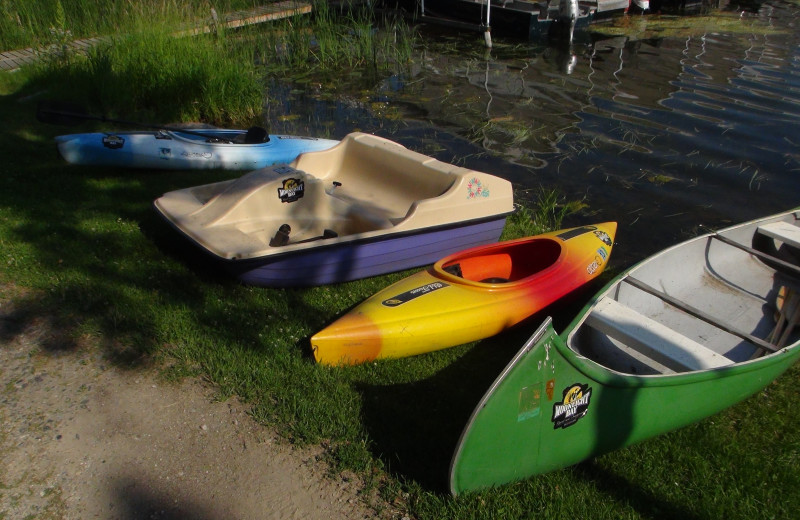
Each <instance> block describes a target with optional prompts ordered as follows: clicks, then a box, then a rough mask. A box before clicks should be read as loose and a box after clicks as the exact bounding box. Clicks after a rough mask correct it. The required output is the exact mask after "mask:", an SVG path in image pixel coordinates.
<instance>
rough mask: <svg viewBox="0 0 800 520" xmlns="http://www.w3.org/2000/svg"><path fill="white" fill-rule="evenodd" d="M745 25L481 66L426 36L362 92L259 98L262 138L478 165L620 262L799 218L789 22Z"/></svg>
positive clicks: (490, 54) (496, 57)
mask: <svg viewBox="0 0 800 520" xmlns="http://www.w3.org/2000/svg"><path fill="white" fill-rule="evenodd" d="M736 9H737V11H736V12H740V11H739V10H740V9H741V7H739V6H738V5H737V7H736ZM753 9H754V12H755V14H748V13H747V12H745V11H744V10H741V15H740V18H741V20H742V21H741V25H742V26H743V27H751V26H752V27H753V30H752V31H751V32H741V30H739V31H738V32H734V31H729V32H724V31H721V30H717V29H716V26H710V27H709V28H708V29H707V30H706V31H703V30H699V31H698V30H693V31H689V32H688V33H687V34H683V35H681V36H673V37H664V38H646V39H631V38H628V37H624V36H613V37H610V36H601V35H599V34H590V35H585V36H584V37H583V38H578V39H576V41H575V42H573V44H572V45H568V46H564V45H556V46H552V47H547V46H540V45H536V44H529V43H525V44H520V43H518V42H503V41H502V40H500V39H499V38H497V36H495V38H494V47H493V48H492V49H491V51H487V49H485V48H484V47H483V43H482V41H479V40H477V39H475V38H471V36H470V35H456V34H447V33H443V32H441V30H437V31H436V32H428V33H425V35H426V39H425V45H424V46H423V47H422V48H420V49H419V53H418V55H417V56H416V58H415V60H414V63H413V65H412V66H411V67H410V68H409V70H407V71H405V72H404V73H402V74H398V75H395V76H393V77H391V78H387V79H383V80H381V81H379V82H378V84H377V86H376V85H375V84H374V83H373V84H371V85H369V86H365V85H363V84H359V83H358V81H355V82H354V83H353V85H352V86H347V87H343V86H342V85H338V91H337V95H336V96H329V97H327V98H326V97H325V96H324V95H321V94H322V93H320V92H317V94H316V95H315V94H314V92H313V90H309V89H308V88H300V89H298V88H294V87H292V86H291V85H289V84H287V85H283V86H282V85H281V84H276V85H273V86H272V87H271V93H272V97H273V98H274V99H275V100H276V101H275V102H274V103H272V104H271V115H272V116H275V115H286V114H291V115H292V117H293V118H294V119H287V120H286V121H285V123H286V124H285V125H284V126H285V127H287V128H285V129H284V130H281V129H280V128H279V129H276V128H274V127H275V124H274V123H273V130H280V131H292V132H296V133H309V134H315V135H326V136H333V137H342V136H343V135H345V134H346V133H348V132H350V131H352V130H354V129H359V130H363V131H368V132H375V133H378V134H380V135H385V136H388V137H393V136H396V135H400V134H402V135H403V136H404V139H405V141H404V144H406V145H407V146H410V147H412V148H416V149H418V150H420V151H423V152H424V153H430V154H432V155H437V153H441V154H442V156H439V157H438V158H440V159H443V160H452V159H453V157H452V156H451V155H450V154H455V155H457V156H458V159H459V160H460V161H461V162H462V163H463V164H465V165H467V166H473V167H474V165H475V164H478V161H480V164H481V166H482V167H484V168H485V167H487V166H488V169H490V170H491V172H492V173H494V174H497V175H501V176H505V177H506V178H508V179H510V180H512V181H513V182H515V183H516V184H517V185H518V186H520V187H523V188H538V187H539V186H544V187H546V188H557V189H559V190H560V191H561V192H562V193H565V194H566V195H567V196H568V197H569V198H571V199H575V198H583V199H584V200H585V202H586V203H587V204H588V206H589V210H588V211H589V212H590V213H594V215H591V217H592V218H593V219H594V220H596V219H598V218H599V219H602V220H611V219H614V220H618V221H619V222H620V229H619V231H618V240H619V242H620V243H621V246H622V247H620V248H618V250H619V251H620V255H619V256H618V257H617V258H618V259H619V258H620V256H622V257H623V258H625V260H627V261H632V260H635V259H638V258H641V257H642V256H644V255H646V254H649V253H651V252H653V251H655V250H657V249H660V248H663V247H665V246H667V245H670V244H672V243H675V242H677V241H678V240H681V239H683V238H686V236H688V235H691V234H694V233H695V232H696V228H697V226H698V225H701V224H702V225H708V226H717V225H722V224H726V223H730V222H736V221H742V220H747V219H750V218H755V217H757V216H760V215H766V214H769V213H773V212H776V211H778V210H782V209H787V208H790V207H794V206H797V205H800V204H799V202H800V186H799V185H798V182H797V179H796V176H797V174H798V171H800V153H798V147H797V144H798V140H800V138H798V137H796V136H797V135H800V133H798V122H800V79H799V78H800V74H798V64H800V52H798V50H799V49H800V36H799V35H798V34H797V33H796V31H794V30H793V24H794V23H795V21H796V19H797V17H798V12H800V9H799V8H798V7H795V6H791V5H784V4H775V5H770V4H764V5H763V6H761V7H759V8H758V9H755V8H753ZM631 23H634V24H647V23H649V22H648V20H647V17H640V19H634V20H632V21H631ZM768 26H771V27H773V28H775V29H778V30H780V32H776V33H766V32H765V31H764V30H763V29H764V27H768ZM473 36H474V35H473ZM346 81H349V80H347V79H344V78H342V83H343V84H344V83H345V82H346ZM322 90H323V91H324V90H325V89H322ZM323 93H324V92H323ZM376 106H377V107H378V108H377V109H376ZM411 127H414V128H417V129H419V130H418V133H417V135H418V136H419V137H418V139H417V140H416V141H415V139H414V138H413V133H412V136H409V131H408V129H409V128H411ZM424 128H427V129H429V130H428V131H426V130H423V129H424ZM430 129H433V130H430ZM431 132H433V133H437V132H438V135H439V139H442V133H443V132H445V133H448V134H452V136H456V137H459V138H463V142H464V143H466V144H464V145H463V146H462V148H461V149H460V151H459V150H455V151H454V150H453V149H452V148H451V145H453V143H456V142H457V139H451V138H448V139H442V141H443V142H444V141H447V143H448V144H447V145H446V146H445V145H442V146H441V147H440V148H439V149H438V150H437V148H436V147H435V146H433V147H432V146H431V143H430V139H431V137H430V136H431ZM476 150H478V152H477V153H476ZM487 157H488V158H490V159H491V161H489V162H487ZM587 217H588V216H587V215H583V216H582V217H581V218H582V219H584V220H585V218H587ZM626 252H627V253H626ZM615 255H616V253H615ZM626 256H627V258H626Z"/></svg>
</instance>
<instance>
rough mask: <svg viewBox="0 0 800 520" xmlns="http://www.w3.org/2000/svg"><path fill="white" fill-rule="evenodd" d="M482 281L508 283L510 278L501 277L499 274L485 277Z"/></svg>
mask: <svg viewBox="0 0 800 520" xmlns="http://www.w3.org/2000/svg"><path fill="white" fill-rule="evenodd" d="M481 283H508V278H500V277H499V276H495V277H491V278H484V279H483V280H481Z"/></svg>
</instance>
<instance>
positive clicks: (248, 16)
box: [0, 0, 311, 71]
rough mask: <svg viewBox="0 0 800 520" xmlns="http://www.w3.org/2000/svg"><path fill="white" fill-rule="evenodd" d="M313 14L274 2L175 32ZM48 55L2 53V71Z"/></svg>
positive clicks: (295, 0)
mask: <svg viewBox="0 0 800 520" xmlns="http://www.w3.org/2000/svg"><path fill="white" fill-rule="evenodd" d="M310 12H311V4H310V3H308V2H307V1H304V0H284V1H282V2H273V3H270V4H267V5H263V6H260V7H256V8H255V9H249V10H246V11H234V12H232V13H227V14H225V15H223V16H221V17H220V16H217V14H216V12H214V10H213V9H212V10H211V13H210V15H209V16H208V17H206V18H205V19H204V20H202V21H201V22H198V23H197V24H196V25H195V26H193V27H192V28H190V29H183V30H180V31H177V32H176V33H175V35H176V36H191V35H196V34H205V33H210V32H216V31H217V30H218V29H219V28H220V27H222V28H225V29H237V28H239V27H245V26H247V25H254V24H259V23H266V22H271V21H274V20H280V19H282V18H289V17H290V16H297V15H301V14H308V13H310ZM107 40H108V39H107V38H104V37H97V38H85V39H82V40H75V41H73V42H70V43H69V44H67V45H66V46H67V49H68V50H69V51H73V52H86V50H87V49H89V48H90V47H92V46H94V45H97V44H98V43H101V42H104V41H107ZM43 52H47V49H46V48H44V49H34V48H31V47H29V48H27V49H19V50H14V51H5V52H0V70H9V71H10V70H16V69H18V68H20V67H21V66H23V65H27V64H29V63H33V62H34V61H36V60H37V59H39V56H40V55H41V54H42V53H43Z"/></svg>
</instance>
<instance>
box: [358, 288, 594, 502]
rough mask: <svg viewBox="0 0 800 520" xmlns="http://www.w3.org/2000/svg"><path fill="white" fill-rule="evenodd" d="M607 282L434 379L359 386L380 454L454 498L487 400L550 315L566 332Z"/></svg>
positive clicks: (396, 470)
mask: <svg viewBox="0 0 800 520" xmlns="http://www.w3.org/2000/svg"><path fill="white" fill-rule="evenodd" d="M602 283H603V282H602V281H596V282H595V283H592V284H590V285H589V286H587V287H586V288H584V289H583V290H580V291H578V292H576V293H574V294H572V295H571V296H569V297H567V298H565V299H563V300H562V301H559V302H557V303H556V304H553V305H551V306H550V307H548V308H547V309H546V310H545V311H543V312H540V313H537V314H536V315H534V316H531V317H530V318H528V319H527V320H525V321H524V322H522V323H520V324H518V325H516V326H514V327H512V328H511V329H508V330H506V331H504V332H503V333H501V334H498V335H497V336H493V337H491V338H488V339H485V340H482V341H480V342H478V343H477V344H476V345H475V346H474V347H473V348H471V349H470V350H469V351H468V352H467V353H466V354H464V355H463V356H461V357H460V358H459V359H458V360H456V361H455V362H454V363H451V364H450V365H448V366H447V367H446V368H445V369H443V370H441V371H439V372H438V373H437V374H435V375H434V376H433V377H430V378H428V379H425V380H423V381H417V382H413V383H406V384H399V385H389V386H380V385H371V384H362V385H359V386H358V391H359V392H360V393H361V395H362V400H363V406H364V407H363V414H364V423H365V425H366V428H367V430H368V432H369V435H370V438H372V439H373V440H374V446H373V448H372V451H373V453H374V455H375V456H376V457H380V458H381V459H382V460H383V461H384V462H385V463H386V465H387V467H388V468H389V470H390V471H391V472H392V473H393V474H395V475H396V476H399V477H401V478H406V479H411V480H414V481H416V482H418V483H419V484H420V485H421V486H423V487H424V488H426V489H429V490H431V491H434V492H441V493H449V468H450V461H451V458H452V456H453V452H454V450H455V448H456V444H457V442H458V439H459V437H460V435H461V432H462V431H463V429H464V427H465V426H466V424H467V422H468V420H469V418H470V416H471V414H472V411H473V410H474V408H475V406H476V405H477V403H478V402H479V401H480V399H481V397H483V395H484V393H485V392H486V391H487V390H488V389H489V387H490V385H491V384H492V383H493V382H494V380H495V379H496V378H497V377H498V376H499V375H500V373H501V372H502V371H503V369H504V368H505V367H506V365H507V364H508V363H509V362H510V361H511V359H512V358H513V357H514V355H515V354H516V353H517V352H518V351H519V349H520V348H521V347H522V346H523V345H524V343H525V341H526V340H527V339H528V338H529V337H530V334H531V333H532V332H533V331H534V330H535V329H536V328H537V327H538V325H539V324H540V323H541V322H542V321H543V320H544V319H545V318H546V317H547V316H554V324H555V325H556V327H557V330H562V329H563V328H564V327H565V326H566V325H567V324H568V322H569V321H570V320H571V319H572V318H573V317H574V316H575V314H576V313H577V312H578V311H579V310H580V309H581V308H582V307H583V306H584V305H585V304H586V303H587V301H588V299H589V298H590V297H591V295H592V294H594V292H595V291H596V290H597V289H598V288H599V287H601V286H602ZM431 355H436V354H435V353H434V354H431Z"/></svg>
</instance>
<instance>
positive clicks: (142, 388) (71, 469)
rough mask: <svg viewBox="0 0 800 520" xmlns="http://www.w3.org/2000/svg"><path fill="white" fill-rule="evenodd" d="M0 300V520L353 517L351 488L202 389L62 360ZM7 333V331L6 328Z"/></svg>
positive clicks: (39, 327)
mask: <svg viewBox="0 0 800 520" xmlns="http://www.w3.org/2000/svg"><path fill="white" fill-rule="evenodd" d="M11 307H12V305H11V304H10V303H9V302H8V301H2V300H0V454H2V464H0V518H3V519H6V518H8V519H23V518H40V519H41V518H44V519H50V518H53V519H55V518H58V519H61V518H68V519H72V518H74V519H89V518H103V519H121V520H127V519H139V518H146V519H178V518H180V519H185V518H192V519H226V520H231V519H293V518H303V519H312V520H313V519H324V520H336V519H340V518H341V519H358V518H372V517H373V513H372V512H371V511H370V510H369V509H368V508H367V507H366V506H365V505H364V504H363V502H362V501H361V500H360V499H359V497H358V491H359V489H358V484H357V483H356V482H354V481H345V480H343V479H341V478H339V479H336V480H333V479H330V478H326V477H325V473H326V468H325V466H324V464H322V463H321V462H319V461H318V457H317V455H318V453H317V452H316V451H315V450H313V449H308V450H298V449H294V448H292V447H291V446H288V445H286V444H285V443H282V442H280V441H279V440H278V439H277V438H276V437H275V436H274V435H273V434H272V433H271V432H270V431H269V430H267V429H266V428H264V427H262V426H260V425H258V424H256V423H255V422H254V421H252V420H251V419H250V417H249V416H248V415H247V414H246V413H245V411H246V408H245V406H243V405H241V404H240V403H238V402H236V401H235V400H230V401H228V402H224V403H219V402H213V393H212V392H211V390H210V389H209V388H206V387H205V386H203V385H202V384H201V383H199V382H196V381H194V382H184V383H182V384H180V385H172V384H167V383H163V382H160V381H159V380H157V379H156V378H155V377H154V376H153V375H152V374H150V373H148V372H147V371H140V370H137V371H130V372H125V371H122V370H119V369H117V368H113V367H111V366H109V365H108V364H107V363H105V362H104V361H103V360H102V359H101V358H100V357H99V356H98V355H97V354H92V353H90V352H91V350H92V349H82V350H81V351H80V352H77V353H76V352H74V351H73V352H69V353H62V354H53V353H49V351H46V350H45V349H42V348H41V345H42V344H43V342H44V341H52V335H51V334H49V333H48V332H47V327H46V326H44V325H43V324H42V323H38V324H37V321H41V320H37V319H34V320H32V321H31V322H29V323H24V324H22V325H20V323H19V321H18V320H17V318H16V316H15V315H14V313H13V310H12V309H11ZM12 329H13V330H12Z"/></svg>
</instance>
